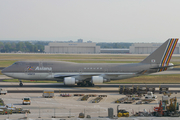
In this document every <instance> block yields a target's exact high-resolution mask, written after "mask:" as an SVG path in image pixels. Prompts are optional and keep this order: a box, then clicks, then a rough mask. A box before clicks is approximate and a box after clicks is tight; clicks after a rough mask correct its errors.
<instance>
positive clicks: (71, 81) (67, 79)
mask: <svg viewBox="0 0 180 120" xmlns="http://www.w3.org/2000/svg"><path fill="white" fill-rule="evenodd" d="M75 82H76V80H75V78H73V77H65V78H64V85H74V84H75Z"/></svg>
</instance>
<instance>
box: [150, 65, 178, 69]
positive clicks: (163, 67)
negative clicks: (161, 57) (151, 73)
mask: <svg viewBox="0 0 180 120" xmlns="http://www.w3.org/2000/svg"><path fill="white" fill-rule="evenodd" d="M174 66H180V64H178V65H169V66H160V67H155V68H150V69H165V68H170V67H174Z"/></svg>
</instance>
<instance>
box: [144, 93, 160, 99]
mask: <svg viewBox="0 0 180 120" xmlns="http://www.w3.org/2000/svg"><path fill="white" fill-rule="evenodd" d="M145 99H146V100H156V99H157V96H156V95H154V94H153V92H147V95H145Z"/></svg>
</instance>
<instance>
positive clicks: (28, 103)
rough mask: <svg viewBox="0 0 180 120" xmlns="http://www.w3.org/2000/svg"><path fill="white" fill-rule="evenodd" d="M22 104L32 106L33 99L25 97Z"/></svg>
mask: <svg viewBox="0 0 180 120" xmlns="http://www.w3.org/2000/svg"><path fill="white" fill-rule="evenodd" d="M22 100H23V102H22V104H23V105H30V104H31V98H30V97H24V98H23V99H22Z"/></svg>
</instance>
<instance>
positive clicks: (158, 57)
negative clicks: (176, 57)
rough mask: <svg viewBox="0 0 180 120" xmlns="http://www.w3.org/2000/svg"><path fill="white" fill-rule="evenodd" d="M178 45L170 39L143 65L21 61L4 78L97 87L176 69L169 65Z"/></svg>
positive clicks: (6, 69)
mask: <svg viewBox="0 0 180 120" xmlns="http://www.w3.org/2000/svg"><path fill="white" fill-rule="evenodd" d="M177 42H178V39H177V38H171V39H168V40H167V41H166V42H165V43H163V44H162V45H161V46H160V47H159V48H157V49H156V50H155V51H154V52H153V53H152V54H150V55H149V56H148V57H147V58H145V59H144V60H143V61H141V62H140V63H131V64H120V63H119V64H118V63H115V64H114V63H95V64H94V63H70V62H61V61H54V62H50V61H46V62H45V61H39V62H37V61H33V62H32V61H18V62H15V63H14V64H12V65H11V66H9V67H7V68H5V69H3V70H2V73H3V74H4V75H7V76H9V77H12V78H15V79H19V81H20V86H23V83H22V81H21V80H22V79H23V80H55V81H62V82H64V85H75V84H77V85H78V86H94V84H98V83H103V82H107V81H111V80H120V79H126V78H131V77H136V76H140V75H147V74H151V73H155V72H161V71H165V70H168V69H172V68H173V66H174V65H173V64H172V63H169V62H170V59H171V57H172V54H173V52H174V49H175V47H176V44H177Z"/></svg>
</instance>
